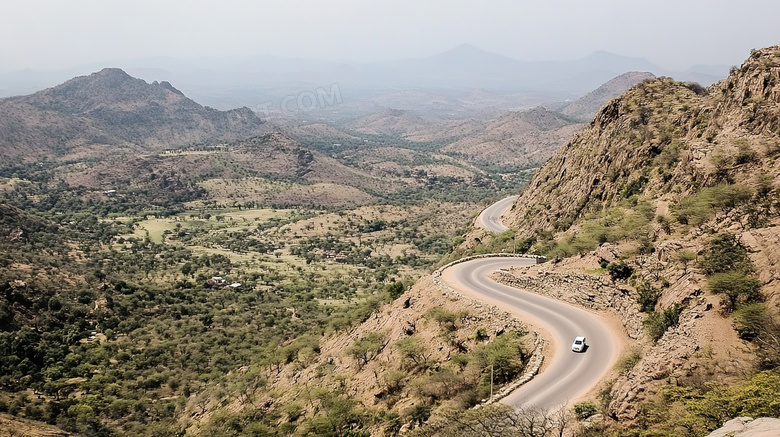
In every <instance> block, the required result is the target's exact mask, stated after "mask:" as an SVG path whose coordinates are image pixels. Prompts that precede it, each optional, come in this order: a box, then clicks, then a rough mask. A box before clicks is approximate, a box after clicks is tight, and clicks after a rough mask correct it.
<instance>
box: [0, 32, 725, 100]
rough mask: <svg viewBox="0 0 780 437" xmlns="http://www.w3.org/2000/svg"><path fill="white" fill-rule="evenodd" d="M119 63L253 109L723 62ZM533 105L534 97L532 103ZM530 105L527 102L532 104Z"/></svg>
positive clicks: (572, 94) (533, 87)
mask: <svg viewBox="0 0 780 437" xmlns="http://www.w3.org/2000/svg"><path fill="white" fill-rule="evenodd" d="M118 64H119V65H117V66H118V67H122V68H123V69H124V70H125V71H127V72H128V73H130V74H131V75H133V76H136V77H141V78H143V79H145V80H147V81H169V82H172V83H176V84H177V86H178V87H180V89H182V90H183V91H184V92H185V93H186V94H187V95H188V96H191V97H192V98H193V99H195V100H197V101H199V102H202V103H204V104H207V105H209V106H213V107H215V108H218V109H230V108H235V107H240V106H248V107H253V106H256V105H260V104H265V103H272V104H274V103H275V102H276V103H275V104H276V105H278V101H279V100H281V99H282V98H284V97H285V96H290V95H292V96H296V95H298V94H300V93H302V92H307V91H308V92H313V91H315V90H316V89H317V88H318V87H324V88H328V89H329V87H330V86H332V85H333V84H338V86H339V88H340V90H341V92H342V93H345V94H347V95H349V98H350V99H352V100H355V99H359V98H364V97H366V96H368V95H372V94H374V95H375V94H376V91H377V90H383V91H398V90H400V89H417V90H443V89H451V90H469V89H485V90H488V91H490V92H493V93H499V94H513V93H514V94H517V93H523V94H534V95H543V96H545V98H546V99H547V100H554V99H566V98H577V97H580V96H581V95H583V94H585V93H587V92H589V91H591V90H593V89H594V88H596V87H598V86H599V85H601V84H603V83H604V82H606V81H608V80H610V79H612V78H614V77H615V76H619V75H621V74H623V73H626V72H629V71H646V72H650V73H652V74H654V75H656V76H670V77H673V78H675V79H677V80H683V81H696V82H699V83H701V84H702V85H705V86H706V85H709V84H711V83H713V82H715V81H717V80H720V79H722V78H725V77H726V75H727V74H728V69H729V66H706V65H700V66H695V67H692V68H691V69H689V70H687V71H684V72H672V71H668V70H666V69H664V68H661V67H659V66H657V65H654V64H652V63H651V62H649V61H648V60H646V59H643V58H632V57H626V56H620V55H616V54H612V53H608V52H596V53H594V54H592V55H590V56H587V57H585V58H582V59H576V60H570V61H534V62H528V61H520V60H516V59H513V58H509V57H506V56H502V55H498V54H495V53H490V52H486V51H484V50H480V49H478V48H476V47H473V46H471V45H467V44H464V45H461V46H458V47H456V48H454V49H452V50H449V51H447V52H444V53H440V54H437V55H434V56H430V57H427V58H420V59H407V60H401V61H394V62H380V63H355V62H337V61H322V60H308V59H292V58H283V57H273V56H257V57H232V58H202V59H194V60H179V59H173V58H149V59H141V60H134V61H125V62H119V63H118ZM102 67H103V66H102V65H101V66H96V65H85V66H81V67H77V68H72V69H67V70H58V71H30V70H25V71H18V72H12V73H3V74H0V96H9V95H20V94H26V93H31V92H35V91H38V90H40V89H43V88H45V87H48V86H53V85H55V84H57V83H59V82H62V81H64V80H67V79H68V78H71V77H74V76H77V75H83V74H86V73H88V72H91V71H96V70H100V69H102ZM537 103H538V102H537ZM532 106H534V105H531V106H529V107H532Z"/></svg>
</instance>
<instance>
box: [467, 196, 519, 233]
mask: <svg viewBox="0 0 780 437" xmlns="http://www.w3.org/2000/svg"><path fill="white" fill-rule="evenodd" d="M518 197H520V196H511V197H507V198H505V199H501V200H499V201H498V202H496V203H494V204H492V205H490V206H488V207H487V208H485V209H484V210H483V211H482V212H481V213H480V214H479V215H478V216H477V221H476V225H477V226H479V227H480V228H483V229H487V230H488V231H491V232H495V233H496V234H500V233H502V232H504V231H506V230H507V229H509V228H507V227H506V226H504V225H503V224H502V223H501V221H500V220H499V218H500V217H501V213H502V212H504V210H506V209H507V208H509V207H511V206H512V203H514V201H515V200H517V198H518Z"/></svg>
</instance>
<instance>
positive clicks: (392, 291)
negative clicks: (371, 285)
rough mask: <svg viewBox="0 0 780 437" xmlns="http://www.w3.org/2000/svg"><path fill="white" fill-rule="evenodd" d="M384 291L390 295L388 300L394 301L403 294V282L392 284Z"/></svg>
mask: <svg viewBox="0 0 780 437" xmlns="http://www.w3.org/2000/svg"><path fill="white" fill-rule="evenodd" d="M386 290H387V293H388V294H389V295H390V299H392V300H396V299H398V298H399V297H401V295H402V294H404V284H403V282H393V283H392V284H390V285H388V286H387V288H386Z"/></svg>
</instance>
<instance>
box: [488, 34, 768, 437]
mask: <svg viewBox="0 0 780 437" xmlns="http://www.w3.org/2000/svg"><path fill="white" fill-rule="evenodd" d="M778 157H780V46H775V47H770V48H766V49H763V50H758V51H754V52H752V53H751V55H750V57H749V59H747V60H746V61H745V63H744V64H743V65H742V66H741V67H740V68H734V69H733V70H732V72H731V74H730V75H729V77H728V78H727V79H725V80H724V81H722V82H719V83H717V84H714V85H713V86H711V87H710V88H708V89H704V88H702V87H700V86H698V85H696V84H690V83H679V82H675V81H673V80H671V79H668V78H660V79H656V80H650V81H644V82H642V83H641V84H639V85H637V86H636V87H634V88H633V89H631V90H630V91H628V92H627V93H625V94H624V95H622V96H621V97H619V98H617V99H614V100H612V101H611V102H609V103H608V104H607V105H606V106H605V107H604V108H603V109H602V110H601V111H600V112H599V113H598V114H597V116H596V117H595V118H594V120H593V121H592V122H591V124H590V126H588V127H587V128H586V129H585V130H583V131H582V132H581V133H579V134H578V135H577V136H576V137H575V138H574V139H573V140H572V141H570V142H569V143H568V144H567V145H565V146H564V147H562V148H560V149H559V150H558V151H557V152H556V153H555V155H554V156H553V157H552V158H551V159H550V160H549V161H548V162H547V163H546V164H545V165H544V166H543V167H542V168H541V169H540V170H539V172H538V173H537V174H536V175H535V176H534V178H533V180H532V182H531V183H530V185H529V187H528V188H527V189H526V190H525V191H524V192H523V193H522V194H521V196H520V197H519V198H518V200H517V201H516V202H515V204H514V205H513V207H512V208H511V210H510V211H509V212H508V213H506V216H505V217H504V219H505V223H507V224H511V225H512V226H513V227H514V228H515V229H517V232H518V233H519V234H520V235H522V236H523V237H527V238H529V240H528V241H533V242H534V244H533V247H532V249H531V250H532V251H537V252H540V253H545V254H547V255H548V256H550V257H553V258H556V260H557V261H558V262H556V263H554V264H551V265H549V266H547V267H546V269H548V270H549V272H542V270H539V271H538V272H537V271H531V270H530V269H528V270H525V271H517V272H514V273H513V274H512V275H510V276H507V277H504V278H503V280H504V281H505V282H507V283H512V284H515V285H519V286H522V287H524V288H529V289H533V290H536V291H538V292H540V293H545V294H553V295H555V296H556V297H558V298H563V299H566V300H570V301H572V302H575V303H577V304H579V305H584V306H587V307H591V308H594V309H599V310H602V311H613V312H614V313H615V314H616V315H619V316H620V317H621V318H622V320H623V325H624V328H625V330H626V332H627V333H628V334H629V335H630V336H631V337H632V338H633V339H634V342H635V345H634V348H635V349H634V351H633V352H627V355H626V358H625V359H624V361H622V364H621V365H620V372H621V375H620V376H619V377H617V378H616V379H614V380H612V381H609V382H608V384H607V386H606V387H603V390H602V391H601V395H600V401H601V402H603V407H604V413H605V414H606V416H607V417H610V418H612V419H615V420H617V421H620V422H622V423H626V421H632V420H636V419H639V418H644V419H642V420H644V422H642V423H641V426H640V427H642V428H655V429H657V430H665V432H671V433H672V434H677V433H678V432H681V430H683V429H686V430H689V431H686V432H690V433H691V435H704V434H706V433H707V432H709V431H712V430H713V429H715V428H717V427H718V426H720V425H721V424H722V423H723V422H724V421H725V420H728V419H731V418H733V417H736V415H746V416H749V415H751V414H753V415H756V414H757V415H777V414H780V411H777V410H776V409H771V408H770V409H763V410H750V409H749V408H747V407H737V406H736V405H737V404H738V402H735V403H733V404H730V405H731V406H730V407H729V408H731V409H729V410H728V411H725V410H724V411H721V412H719V413H718V415H717V417H714V416H713V417H710V418H709V419H695V418H696V417H701V414H702V413H701V411H703V410H702V408H703V409H704V410H707V409H718V408H726V407H723V405H724V402H727V401H726V400H725V399H726V398H727V397H728V396H731V393H738V392H739V390H742V388H740V387H743V388H744V387H750V386H751V384H756V382H755V381H759V380H762V378H774V377H775V376H774V375H776V373H777V370H776V368H777V366H778V364H780V344H779V343H778V341H777V338H778V334H779V333H780V323H778V320H780V317H779V316H778V314H780V305H779V303H780V284H778V281H777V278H778V277H780V272H778V270H777V266H778V265H780V252H778V250H777V247H778V245H779V244H780V231H778V225H780V204H778V202H777V199H778V193H779V191H780V187H779V186H778V183H777V178H778V175H780V165H779V164H778V163H780V161H778ZM766 369H770V370H767V372H769V373H758V374H756V375H757V376H750V378H748V379H746V378H747V377H748V375H752V374H753V373H752V372H754V371H759V370H766ZM771 369H775V370H771ZM768 375H772V376H768ZM751 378H752V379H751ZM761 384H764V385H765V386H766V387H767V388H766V389H767V390H770V389H769V387H770V386H771V387H774V385H772V384H774V383H771V384H770V383H768V382H763V383H761ZM713 387H717V390H721V391H718V392H717V393H719V396H721V397H720V398H718V399H713V398H710V396H713V395H712V394H708V390H712V389H713ZM745 390H748V388H745ZM673 393H674V394H673ZM678 395H679V396H678ZM738 396H742V397H741V398H740V399H747V398H745V396H747V397H748V398H749V397H750V396H751V395H747V394H742V395H738ZM694 399H695V400H697V401H696V402H699V401H700V402H703V403H705V404H706V405H708V406H706V407H703V406H702V404H696V402H694ZM707 402H709V403H707ZM729 402H731V401H729ZM697 408H698V409H699V410H697ZM697 411H698V412H697ZM672 412H673V413H674V414H672ZM678 415H679V417H678ZM686 415H687V416H686ZM683 416H685V418H683ZM648 417H653V418H652V419H648ZM697 420H699V421H698V422H697ZM659 432H660V431H659Z"/></svg>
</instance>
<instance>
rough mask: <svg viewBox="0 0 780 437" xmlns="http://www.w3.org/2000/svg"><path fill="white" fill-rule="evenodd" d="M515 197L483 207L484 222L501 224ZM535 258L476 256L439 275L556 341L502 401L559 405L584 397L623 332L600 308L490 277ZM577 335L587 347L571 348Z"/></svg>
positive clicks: (609, 364)
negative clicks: (535, 370) (542, 362)
mask: <svg viewBox="0 0 780 437" xmlns="http://www.w3.org/2000/svg"><path fill="white" fill-rule="evenodd" d="M514 199H515V198H509V199H504V200H502V201H500V202H498V203H496V204H493V205H492V206H491V207H489V208H488V209H486V210H485V211H488V210H490V209H491V208H492V212H490V213H488V214H485V213H484V212H483V214H484V215H485V217H487V219H486V220H485V221H484V222H483V223H485V224H486V225H488V226H492V228H498V227H501V226H503V225H501V224H500V223H499V222H498V219H497V218H498V217H499V216H500V215H501V212H502V211H503V210H505V209H506V208H507V206H508V205H509V204H511V202H513V201H514ZM496 211H497V212H496ZM483 214H480V217H482V215H483ZM494 232H501V231H494ZM534 264H536V260H535V259H528V258H512V257H492V258H478V259H473V260H470V261H466V262H463V263H460V264H455V265H453V266H450V267H449V268H447V269H445V270H444V271H443V272H442V276H441V279H442V280H443V281H444V282H446V283H447V284H448V285H450V286H451V287H452V288H454V289H455V290H457V291H458V292H460V293H462V294H464V295H466V296H469V297H471V298H473V299H476V300H479V301H481V302H484V303H486V304H489V305H495V306H496V307H498V308H500V309H501V310H504V311H509V312H510V313H512V314H513V315H515V316H516V317H518V318H519V319H520V320H523V321H524V322H527V323H528V324H530V325H533V326H534V327H535V328H536V329H537V330H539V331H540V333H541V334H542V336H543V337H544V338H545V339H546V340H547V341H548V342H549V343H548V344H550V345H551V346H552V347H551V348H550V349H549V350H548V351H547V353H546V354H545V357H546V360H547V361H546V367H545V368H544V369H543V371H542V372H541V373H539V375H537V376H536V377H535V378H533V379H532V380H531V381H529V382H528V383H526V384H524V385H523V386H521V387H520V388H518V389H517V390H515V391H514V392H512V393H510V394H509V395H508V396H507V397H505V398H504V399H502V401H501V402H503V403H505V404H507V405H512V406H522V405H530V406H535V407H540V408H555V407H557V406H560V405H566V404H569V403H570V402H571V401H575V400H577V399H579V398H582V397H583V396H584V395H585V394H586V393H588V392H589V391H590V390H591V389H593V388H594V387H595V386H596V385H597V384H598V383H599V382H600V381H601V380H602V379H603V378H604V376H605V375H606V373H607V372H608V371H609V370H610V369H611V368H612V366H613V365H614V363H615V362H616V361H617V358H618V354H619V352H620V341H619V338H620V336H621V334H619V333H615V332H613V331H612V329H611V328H610V325H609V324H608V323H607V321H606V320H605V319H603V318H602V317H600V316H598V315H597V314H594V313H591V312H589V311H587V310H584V309H582V308H579V307H575V306H573V305H570V304H568V303H565V302H562V301H558V300H555V299H551V298H548V297H545V296H541V295H538V294H535V293H531V292H528V291H524V290H520V289H516V288H513V287H508V286H505V285H501V284H498V283H497V282H495V281H493V280H491V279H490V278H489V275H490V274H491V273H492V272H495V271H497V270H500V269H507V268H510V267H515V266H531V265H534ZM578 335H583V336H585V337H587V344H588V348H587V349H586V350H585V352H583V353H575V352H572V351H571V343H572V341H573V340H574V337H576V336H578Z"/></svg>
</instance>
